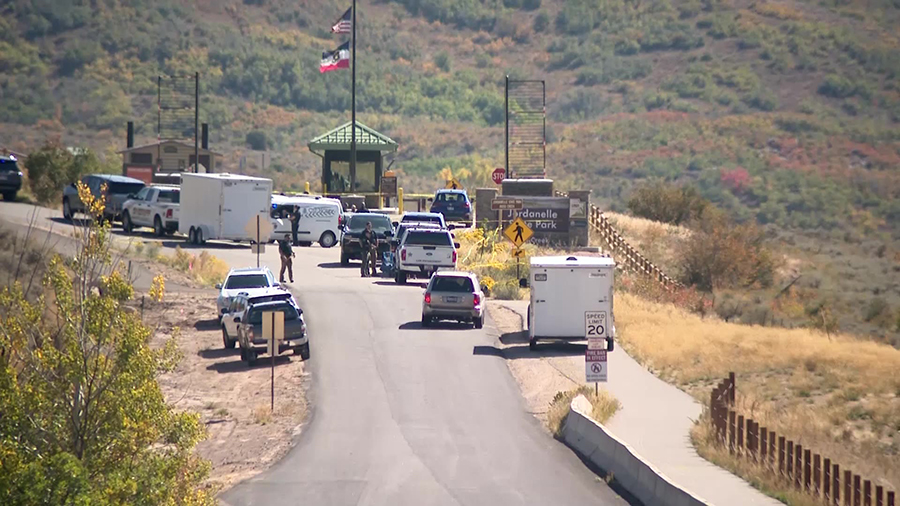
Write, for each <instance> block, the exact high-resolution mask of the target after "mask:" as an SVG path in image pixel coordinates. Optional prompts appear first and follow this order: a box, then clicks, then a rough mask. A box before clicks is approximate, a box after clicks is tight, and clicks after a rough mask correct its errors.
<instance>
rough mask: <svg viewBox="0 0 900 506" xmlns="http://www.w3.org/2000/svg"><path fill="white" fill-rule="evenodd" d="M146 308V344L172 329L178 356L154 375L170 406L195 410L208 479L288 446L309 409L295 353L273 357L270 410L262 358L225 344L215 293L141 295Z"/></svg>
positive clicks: (255, 465) (259, 465)
mask: <svg viewBox="0 0 900 506" xmlns="http://www.w3.org/2000/svg"><path fill="white" fill-rule="evenodd" d="M144 311H145V312H144V321H145V322H148V323H150V322H156V323H157V332H156V333H155V335H154V336H153V338H152V341H151V344H152V345H154V346H157V347H158V346H162V345H163V344H164V343H165V341H166V340H167V339H168V338H169V337H171V336H172V335H175V336H176V339H177V342H178V347H179V349H180V351H181V353H182V354H183V358H182V359H181V361H180V363H179V364H178V366H177V368H176V369H175V370H174V371H172V372H170V373H165V374H163V375H161V376H160V378H159V382H160V385H161V386H162V389H163V392H164V393H165V395H166V398H167V399H168V400H169V402H171V403H172V404H173V405H174V406H175V408H176V409H184V410H191V411H195V412H198V413H200V416H201V420H202V422H203V423H204V424H205V425H206V428H207V432H208V437H207V439H205V440H204V441H202V442H201V443H200V444H199V445H197V453H198V454H199V455H200V456H201V457H203V458H205V459H208V460H209V461H210V462H211V463H212V472H211V475H210V478H209V481H210V482H211V483H212V484H213V485H214V486H216V487H219V488H220V489H222V490H224V489H226V488H228V487H229V486H231V485H233V484H234V483H237V482H238V481H240V480H243V479H246V478H249V477H251V476H254V475H255V474H257V473H259V472H261V471H263V470H265V469H266V468H268V467H269V466H270V465H272V464H274V463H275V462H277V461H278V459H280V458H281V457H282V456H283V455H284V454H285V453H287V451H288V449H290V447H291V445H292V442H293V441H294V436H295V435H296V434H298V433H299V431H300V429H301V427H302V423H303V421H304V420H305V419H306V414H307V404H306V390H307V388H308V383H309V381H308V380H309V378H308V373H307V372H306V370H305V368H304V364H303V362H302V361H301V360H300V358H299V357H295V356H285V357H278V359H277V360H276V362H275V412H274V414H273V413H271V412H270V410H269V403H270V375H271V368H270V366H269V364H270V363H269V361H268V359H263V360H260V363H259V365H257V366H255V367H253V368H252V369H251V368H249V367H247V366H246V365H245V364H244V363H243V362H242V361H241V359H240V354H239V352H238V350H237V349H232V350H225V349H223V345H222V331H221V330H220V327H219V321H218V319H217V318H215V315H216V307H215V300H214V298H213V296H211V295H210V294H209V293H205V294H198V293H167V294H166V297H165V300H164V301H163V302H162V303H158V304H157V303H147V304H146V306H145V310H144Z"/></svg>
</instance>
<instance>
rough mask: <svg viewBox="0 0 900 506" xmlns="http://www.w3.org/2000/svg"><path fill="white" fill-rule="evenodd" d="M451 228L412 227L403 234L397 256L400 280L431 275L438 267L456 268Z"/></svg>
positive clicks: (397, 279)
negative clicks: (449, 229)
mask: <svg viewBox="0 0 900 506" xmlns="http://www.w3.org/2000/svg"><path fill="white" fill-rule="evenodd" d="M458 246H459V244H458V243H455V242H453V235H452V234H450V232H449V231H448V230H440V229H434V228H411V229H409V230H407V231H406V233H405V234H403V237H402V238H401V239H400V244H399V246H398V247H397V254H396V257H395V262H396V266H395V271H396V275H395V277H394V281H396V282H397V284H404V283H406V279H407V277H431V275H432V274H434V273H435V272H437V271H438V270H439V269H451V270H455V269H456V248H457V247H458Z"/></svg>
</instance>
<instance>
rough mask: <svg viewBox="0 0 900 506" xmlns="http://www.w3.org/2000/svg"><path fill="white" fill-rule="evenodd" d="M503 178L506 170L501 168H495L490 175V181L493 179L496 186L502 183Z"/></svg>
mask: <svg viewBox="0 0 900 506" xmlns="http://www.w3.org/2000/svg"><path fill="white" fill-rule="evenodd" d="M504 178H506V169H504V168H503V167H497V168H496V169H494V172H493V173H492V174H491V179H493V180H494V183H496V184H500V183H502V182H503V179H504Z"/></svg>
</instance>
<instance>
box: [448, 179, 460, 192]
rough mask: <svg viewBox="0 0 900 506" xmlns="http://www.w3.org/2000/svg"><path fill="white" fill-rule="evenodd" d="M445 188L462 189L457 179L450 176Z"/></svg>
mask: <svg viewBox="0 0 900 506" xmlns="http://www.w3.org/2000/svg"><path fill="white" fill-rule="evenodd" d="M446 188H447V189H448V190H460V189H462V185H461V184H459V181H457V180H456V178H455V177H451V178H450V179H448V180H447V186H446Z"/></svg>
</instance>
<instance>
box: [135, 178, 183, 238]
mask: <svg viewBox="0 0 900 506" xmlns="http://www.w3.org/2000/svg"><path fill="white" fill-rule="evenodd" d="M180 200H181V189H180V188H179V187H178V186H172V185H153V186H145V187H144V188H143V189H141V191H139V192H137V194H136V195H133V196H132V198H130V199H128V200H126V201H125V203H124V204H122V230H124V231H125V232H126V233H129V234H130V233H131V232H133V231H134V229H135V228H141V227H152V228H153V233H154V234H156V235H157V236H163V235H165V234H167V233H168V234H173V233H175V232H177V231H178V208H179V206H180V204H179V202H180Z"/></svg>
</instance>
